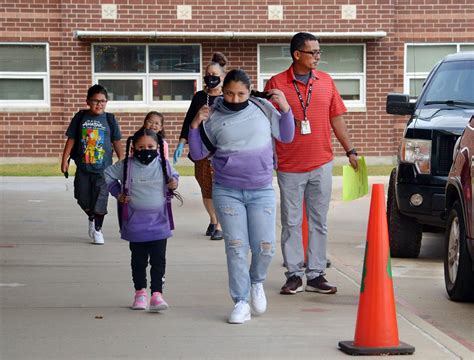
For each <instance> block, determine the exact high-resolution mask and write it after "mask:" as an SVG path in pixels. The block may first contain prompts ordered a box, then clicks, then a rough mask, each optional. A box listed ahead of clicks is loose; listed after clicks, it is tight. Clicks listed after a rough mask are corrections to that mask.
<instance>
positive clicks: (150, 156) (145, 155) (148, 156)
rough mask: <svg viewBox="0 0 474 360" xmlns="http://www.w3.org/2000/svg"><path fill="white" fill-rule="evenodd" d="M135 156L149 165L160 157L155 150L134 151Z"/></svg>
mask: <svg viewBox="0 0 474 360" xmlns="http://www.w3.org/2000/svg"><path fill="white" fill-rule="evenodd" d="M133 156H134V157H135V159H137V160H138V161H140V162H141V163H142V164H144V165H148V164H150V163H151V162H152V161H153V160H155V158H156V157H157V156H158V151H157V150H154V149H151V150H150V149H144V150H134V151H133Z"/></svg>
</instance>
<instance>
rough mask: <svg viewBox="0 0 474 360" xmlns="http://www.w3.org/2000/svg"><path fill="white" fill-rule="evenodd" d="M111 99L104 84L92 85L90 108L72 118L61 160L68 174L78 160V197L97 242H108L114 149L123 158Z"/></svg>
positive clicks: (63, 168)
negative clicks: (107, 173) (108, 172)
mask: <svg viewBox="0 0 474 360" xmlns="http://www.w3.org/2000/svg"><path fill="white" fill-rule="evenodd" d="M107 101H108V95H107V90H106V89H105V88H104V87H103V86H101V85H94V86H92V87H90V88H89V90H88V91H87V105H88V106H89V109H87V110H80V111H79V112H77V113H76V114H75V115H74V117H73V118H72V120H71V123H70V124H69V127H68V129H67V130H66V136H67V137H68V139H67V140H66V144H65V145H64V151H63V156H62V162H61V171H62V172H63V173H64V174H65V175H66V176H67V171H68V168H69V158H72V159H74V162H75V163H76V166H77V170H76V176H75V177H74V198H76V200H77V203H78V204H79V206H80V207H81V208H82V210H84V212H85V213H86V214H87V216H88V217H89V237H90V238H91V239H92V243H93V244H96V245H103V244H104V235H103V234H102V224H103V222H104V216H105V214H107V200H108V196H109V193H108V189H107V185H106V183H105V178H104V170H105V168H107V167H108V166H109V165H111V164H112V152H113V150H115V153H116V154H117V156H118V158H119V159H122V158H123V150H122V145H121V143H120V139H121V137H122V135H121V133H120V127H119V124H118V122H117V120H116V119H115V117H114V115H113V114H111V113H106V112H105V107H106V105H107Z"/></svg>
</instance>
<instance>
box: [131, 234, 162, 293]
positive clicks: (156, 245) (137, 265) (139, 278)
mask: <svg viewBox="0 0 474 360" xmlns="http://www.w3.org/2000/svg"><path fill="white" fill-rule="evenodd" d="M166 242H167V239H163V240H155V241H147V242H140V243H135V242H130V251H131V252H132V262H131V265H132V279H133V285H134V287H135V290H140V289H146V287H147V285H146V268H147V266H148V259H150V265H151V268H150V277H151V286H150V288H151V292H152V293H154V292H156V291H159V292H161V293H162V292H163V283H164V278H165V267H166Z"/></svg>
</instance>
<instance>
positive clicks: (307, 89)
mask: <svg viewBox="0 0 474 360" xmlns="http://www.w3.org/2000/svg"><path fill="white" fill-rule="evenodd" d="M290 52H291V57H292V59H293V63H292V65H291V66H290V67H289V69H288V70H286V71H284V72H282V73H279V74H277V75H275V76H273V77H272V78H271V79H270V80H269V81H268V83H267V85H266V87H265V90H270V89H273V88H277V89H280V90H281V91H283V93H284V94H285V96H286V99H287V101H288V103H289V104H290V107H291V109H292V111H293V114H294V116H295V121H296V127H295V137H294V140H293V142H292V143H289V144H283V143H281V142H278V141H277V142H276V153H277V158H278V168H277V176H278V184H279V187H280V197H281V205H280V206H281V224H282V232H281V248H282V252H283V258H284V262H285V265H286V267H287V272H286V273H285V275H286V278H287V280H286V283H285V284H284V285H283V287H282V288H281V292H280V293H281V294H296V293H297V292H300V291H303V280H302V277H303V275H305V273H306V291H314V292H319V293H323V294H335V293H336V292H337V287H336V286H334V285H331V284H329V283H328V282H327V280H326V279H325V277H324V276H325V275H326V273H325V269H326V262H327V259H326V243H327V224H326V223H327V212H328V209H329V201H330V200H331V189H332V167H333V157H334V156H333V151H332V146H331V128H332V130H333V131H334V134H335V135H336V137H337V139H338V140H339V142H340V143H341V145H342V146H343V147H344V149H345V151H346V155H347V156H348V158H349V162H350V164H351V166H352V167H353V168H355V169H357V152H356V150H355V149H354V147H353V146H352V144H351V140H350V138H349V134H348V132H347V127H346V123H345V122H344V119H343V117H342V115H343V114H344V113H345V112H346V107H345V106H344V103H343V101H342V99H341V96H340V95H339V92H338V91H337V89H336V86H335V84H334V81H333V80H332V78H331V76H330V75H329V74H327V73H325V72H322V71H319V70H316V67H317V65H318V62H319V60H320V57H321V50H320V47H319V40H318V38H316V37H315V36H314V35H312V34H309V33H297V34H296V35H295V36H293V38H292V39H291V45H290ZM303 201H304V202H305V203H306V212H307V217H308V254H307V255H308V256H307V264H306V270H305V269H304V250H303V243H302V233H301V224H302V215H303Z"/></svg>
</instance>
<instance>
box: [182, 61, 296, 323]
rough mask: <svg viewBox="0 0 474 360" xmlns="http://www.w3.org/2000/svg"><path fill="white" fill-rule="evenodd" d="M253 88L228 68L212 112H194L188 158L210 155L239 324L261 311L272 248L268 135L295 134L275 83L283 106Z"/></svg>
mask: <svg viewBox="0 0 474 360" xmlns="http://www.w3.org/2000/svg"><path fill="white" fill-rule="evenodd" d="M250 93H251V92H250V79H249V77H248V75H247V74H246V73H245V72H244V71H243V70H238V69H237V70H232V71H230V72H229V73H228V74H227V75H226V77H225V79H224V82H223V97H219V98H217V99H216V100H215V101H214V106H213V109H212V111H211V110H210V108H209V107H208V106H206V105H204V106H203V107H202V108H201V109H200V110H199V111H198V113H197V114H196V116H195V117H194V119H193V121H192V122H191V126H190V131H189V136H188V142H189V148H190V152H191V157H192V158H193V159H203V158H205V157H206V156H208V155H209V154H211V155H212V157H211V161H212V167H213V169H214V184H213V190H212V198H213V203H214V207H215V209H216V213H217V217H218V220H219V222H220V223H221V224H222V229H223V233H224V242H225V249H226V255H227V270H228V274H229V289H230V296H231V297H232V300H233V301H234V309H233V311H232V313H231V314H230V316H229V319H228V322H229V323H231V324H242V323H244V322H245V321H247V320H250V318H251V312H252V313H253V314H254V315H261V314H263V313H264V312H265V310H266V307H267V300H266V297H265V292H264V289H263V282H264V280H265V278H266V275H267V270H268V267H269V265H270V262H271V260H272V257H273V255H274V253H275V221H276V200H275V193H274V190H273V185H272V179H273V167H274V159H273V140H274V139H277V140H278V141H282V142H291V141H292V140H293V135H294V119H293V113H292V112H291V109H290V107H289V105H288V103H287V101H286V98H285V96H284V95H283V93H282V92H281V91H280V90H277V89H272V90H271V91H270V92H269V93H268V94H266V95H267V97H269V98H271V100H272V101H273V102H274V103H276V104H277V105H278V107H279V108H280V111H281V112H279V111H277V110H276V109H275V108H274V107H273V105H272V104H271V103H270V102H269V101H268V100H266V99H263V98H262V99H261V98H256V97H253V96H250ZM249 249H250V250H251V252H252V260H251V264H250V269H249V265H248V261H247V255H248V253H249ZM249 302H250V305H249Z"/></svg>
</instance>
